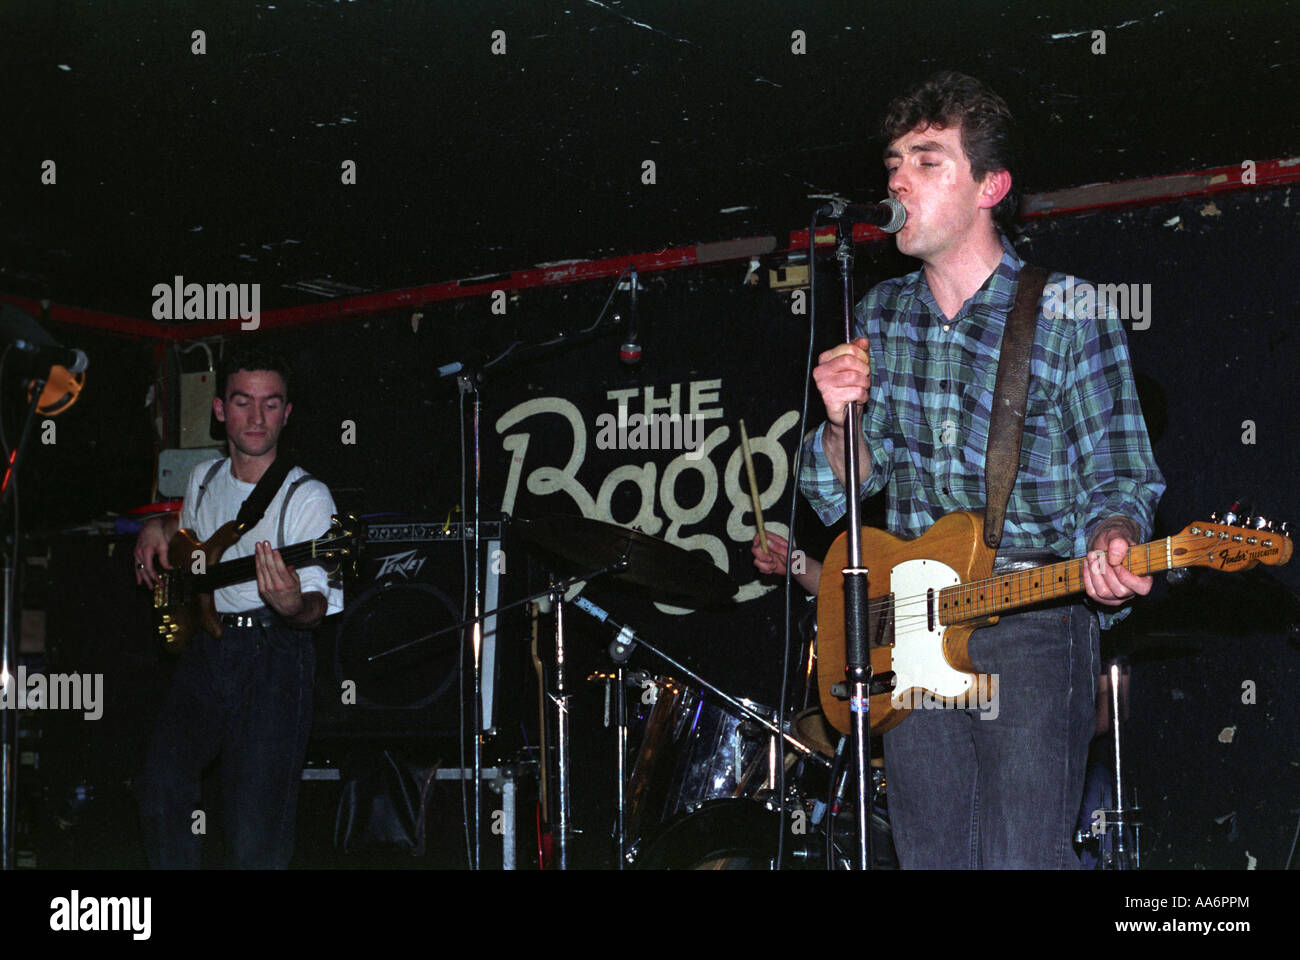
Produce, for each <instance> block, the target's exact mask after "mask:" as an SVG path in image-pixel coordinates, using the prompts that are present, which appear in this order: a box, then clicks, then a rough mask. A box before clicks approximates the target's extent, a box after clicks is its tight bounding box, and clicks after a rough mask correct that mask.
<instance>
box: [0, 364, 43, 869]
mask: <svg viewBox="0 0 1300 960" xmlns="http://www.w3.org/2000/svg"><path fill="white" fill-rule="evenodd" d="M44 370H45V372H44V373H43V374H40V375H38V376H37V377H35V378H34V379H33V381H32V386H31V389H32V399H31V402H30V403H29V404H28V405H27V413H26V417H25V419H24V421H23V432H22V434H21V436H20V438H19V440H18V445H17V446H16V447H14V450H13V454H12V456H11V457H10V459H9V464H8V469H7V470H6V471H5V475H4V480H3V482H2V483H0V514H2V513H3V512H4V509H5V508H6V507H8V506H9V499H10V497H12V496H13V492H14V486H15V483H16V480H17V476H18V468H19V467H20V466H21V465H22V460H23V452H24V451H25V450H26V448H27V440H28V438H29V437H30V436H31V433H32V424H33V423H34V422H35V420H36V406H37V404H38V403H39V402H40V399H41V391H43V390H44V389H45V383H46V381H47V380H48V379H49V374H50V371H49V367H48V366H46V367H44ZM10 539H12V541H13V542H12V544H11V543H8V542H4V543H2V544H0V546H3V548H4V561H3V566H4V585H3V586H4V596H3V598H0V604H2V605H3V608H4V627H3V631H2V633H0V684H3V685H4V688H5V690H6V691H12V692H13V696H14V697H17V696H18V694H19V693H20V691H19V690H18V678H17V676H16V674H15V669H16V668H17V665H18V649H17V646H18V645H17V638H16V636H15V634H14V595H15V593H16V592H17V591H16V589H15V584H16V582H17V579H18V571H17V570H16V569H14V565H13V551H15V550H17V548H18V526H17V524H14V525H13V526H12V527H11V529H10ZM0 740H2V741H3V747H2V748H0V869H4V870H12V869H13V868H14V834H15V829H16V820H17V813H18V710H17V709H16V708H15V709H10V710H0Z"/></svg>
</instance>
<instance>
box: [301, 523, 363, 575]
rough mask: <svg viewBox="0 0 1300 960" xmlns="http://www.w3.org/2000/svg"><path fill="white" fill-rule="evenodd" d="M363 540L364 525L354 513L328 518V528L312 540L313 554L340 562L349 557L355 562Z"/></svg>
mask: <svg viewBox="0 0 1300 960" xmlns="http://www.w3.org/2000/svg"><path fill="white" fill-rule="evenodd" d="M364 541H365V526H364V524H362V523H361V521H360V520H358V519H357V517H356V515H355V514H351V513H349V514H346V515H344V516H339V515H338V514H335V515H334V516H333V517H331V518H330V528H329V529H328V530H326V531H325V533H323V534H322V535H321V536H319V537H317V538H316V540H315V541H313V549H312V553H313V556H315V557H319V558H324V559H327V560H335V561H338V562H340V563H342V562H343V561H344V560H347V559H349V558H351V560H352V562H353V563H356V561H357V557H358V556H359V555H360V553H361V546H362V543H363V542H364Z"/></svg>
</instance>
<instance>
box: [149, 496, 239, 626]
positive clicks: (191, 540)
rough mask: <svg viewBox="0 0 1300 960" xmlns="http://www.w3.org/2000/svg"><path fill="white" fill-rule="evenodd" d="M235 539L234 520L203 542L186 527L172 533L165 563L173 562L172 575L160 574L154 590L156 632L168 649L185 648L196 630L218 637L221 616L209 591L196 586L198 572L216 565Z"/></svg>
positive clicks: (236, 535)
mask: <svg viewBox="0 0 1300 960" xmlns="http://www.w3.org/2000/svg"><path fill="white" fill-rule="evenodd" d="M238 539H239V532H238V529H237V527H236V524H235V521H234V520H231V521H230V522H229V523H227V524H225V525H223V526H221V527H219V528H218V529H217V532H216V533H214V534H213V535H212V536H211V537H209V538H208V539H207V540H206V541H202V542H201V541H200V540H199V539H198V537H196V536H195V534H194V531H193V530H188V529H187V530H177V531H176V533H175V534H174V535H173V536H172V539H171V543H169V544H168V545H167V562H168V563H170V564H171V565H172V571H173V574H172V575H164V576H163V577H161V578H160V580H159V584H158V586H157V587H156V588H155V589H154V608H155V611H156V614H157V618H158V632H159V633H160V634H161V635H162V637H163V639H164V640H165V641H166V644H167V647H168V649H171V650H175V651H176V652H179V651H180V650H182V649H184V647H185V645H186V644H187V643H189V641H190V638H191V637H193V636H194V634H195V633H196V632H197V631H198V630H205V631H207V632H208V633H209V634H210V635H212V636H213V637H220V636H221V618H220V617H219V616H217V608H216V605H215V604H214V602H213V599H212V593H211V592H209V591H206V590H200V589H199V584H200V581H199V579H198V575H199V574H202V573H204V572H206V571H207V570H208V568H210V567H215V566H216V565H217V563H218V561H220V560H221V555H222V554H223V553H225V552H226V551H227V550H229V549H230V548H231V547H232V546H233V545H234V544H235V541H237V540H238ZM200 558H201V559H200ZM164 573H165V572H164Z"/></svg>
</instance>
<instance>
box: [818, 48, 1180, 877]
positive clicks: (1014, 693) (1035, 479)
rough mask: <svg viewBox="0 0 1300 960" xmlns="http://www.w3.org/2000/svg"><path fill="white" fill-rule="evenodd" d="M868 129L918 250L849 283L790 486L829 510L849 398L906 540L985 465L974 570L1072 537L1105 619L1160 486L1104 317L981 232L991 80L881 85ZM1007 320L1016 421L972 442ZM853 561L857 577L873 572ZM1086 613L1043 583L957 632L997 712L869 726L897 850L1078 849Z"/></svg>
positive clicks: (986, 427) (1006, 194)
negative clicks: (1066, 298) (1027, 602)
mask: <svg viewBox="0 0 1300 960" xmlns="http://www.w3.org/2000/svg"><path fill="white" fill-rule="evenodd" d="M883 133H884V136H883V140H884V143H885V152H884V162H885V168H886V171H887V175H888V188H889V194H890V196H891V197H893V198H894V199H896V200H898V201H900V202H901V203H902V204H903V207H904V209H905V210H906V212H907V219H906V222H905V224H904V225H903V227H902V229H901V230H900V231H899V232H898V233H897V234H896V235H895V236H896V242H897V244H898V249H899V250H900V251H901V252H902V253H904V254H907V255H909V256H912V257H915V258H916V259H918V260H919V261H920V262H921V269H920V270H918V271H917V272H915V273H911V274H908V275H907V276H904V277H900V278H897V279H894V280H887V281H885V282H883V283H880V284H878V285H877V286H875V287H874V288H873V289H872V290H871V291H870V292H868V294H867V295H866V296H865V297H864V298H863V299H862V301H861V302H860V303H859V304H858V306H857V310H856V317H857V325H856V329H855V335H856V339H855V340H854V342H853V343H852V344H842V345H840V346H837V347H835V348H833V349H831V350H829V351H827V352H825V353H823V354H822V355H821V357H820V358H819V363H818V365H817V367H816V370H815V371H814V378H815V381H816V385H817V388H818V390H819V392H820V393H821V397H822V400H823V403H824V405H825V408H826V415H827V421H828V422H827V423H826V424H825V425H823V426H822V427H821V428H820V429H819V430H818V431H817V432H816V433H814V434H813V435H811V436H810V438H809V440H808V442H807V444H806V448H805V466H804V468H803V470H802V473H801V476H800V486H801V489H802V490H803V492H804V494H805V495H806V496H807V497H808V499H809V501H810V503H811V504H812V506H813V507H814V509H815V510H816V511H817V512H818V514H819V516H820V517H821V518H822V520H823V521H824V522H826V523H828V524H829V523H832V522H834V521H835V520H836V519H838V518H839V517H840V516H841V515H843V513H844V511H845V500H844V491H843V483H842V475H843V465H844V443H845V437H844V430H843V419H844V408H845V405H846V404H847V403H850V402H853V403H861V404H864V407H863V413H862V433H863V435H862V436H860V437H858V438H856V443H857V444H858V451H859V457H860V463H861V464H862V473H863V482H862V487H861V490H860V491H859V492H860V495H861V496H863V497H866V496H870V495H872V494H874V493H876V492H877V491H879V490H881V489H884V490H885V492H886V512H887V525H888V527H889V532H890V533H892V534H894V535H896V536H899V537H904V538H908V539H912V538H917V537H920V536H921V535H922V534H925V533H926V532H927V531H928V530H929V529H930V528H931V527H932V526H933V525H934V524H935V523H936V521H938V520H939V519H940V518H941V517H944V516H946V515H949V514H953V513H956V512H958V511H974V512H977V513H984V512H985V511H986V509H987V510H988V511H990V512H991V514H992V516H993V517H994V518H996V517H997V516H998V515H999V512H1000V511H1001V510H1002V509H1003V504H998V503H997V502H996V500H997V499H998V498H997V497H996V496H995V495H991V494H990V493H989V492H988V491H987V488H986V481H988V482H989V483H990V485H993V486H996V484H994V483H993V481H994V480H995V479H996V478H997V477H998V476H999V475H1001V476H1002V477H1003V478H1005V481H1004V486H1005V489H1007V490H1009V495H1008V496H1007V497H1005V499H1004V505H1005V519H1004V521H1003V522H1001V523H999V522H997V520H996V519H994V520H992V521H990V522H989V524H988V527H989V529H990V530H992V533H990V534H988V536H993V537H994V539H995V540H996V539H997V538H999V537H1000V543H999V544H998V552H997V555H996V561H995V567H994V569H995V570H997V571H1002V570H1009V569H1016V568H1017V566H1024V565H1038V564H1042V563H1045V562H1050V561H1052V560H1054V559H1056V558H1068V557H1074V556H1082V555H1084V554H1087V556H1088V561H1087V563H1086V564H1085V568H1084V574H1083V577H1084V590H1085V591H1086V593H1087V596H1088V597H1089V598H1091V600H1092V601H1094V602H1095V603H1096V604H1098V605H1100V606H1101V608H1102V614H1101V619H1102V620H1109V619H1110V618H1112V617H1114V616H1116V615H1117V612H1116V611H1115V610H1114V608H1115V607H1117V606H1118V605H1120V604H1123V603H1124V602H1125V601H1127V600H1128V599H1130V598H1131V597H1133V596H1136V595H1142V594H1146V593H1147V592H1148V591H1149V590H1150V589H1151V578H1150V577H1149V576H1137V575H1135V574H1133V573H1132V572H1130V571H1129V570H1128V569H1126V568H1125V567H1124V566H1123V563H1124V558H1125V555H1126V553H1127V551H1128V548H1129V546H1130V545H1133V544H1137V543H1141V542H1142V540H1143V539H1145V538H1146V537H1147V536H1148V535H1149V534H1150V531H1151V526H1152V521H1153V518H1154V513H1155V508H1156V503H1157V501H1158V500H1159V498H1160V495H1161V493H1163V491H1164V487H1165V484H1164V479H1163V477H1162V476H1161V474H1160V471H1159V469H1158V468H1157V467H1156V464H1155V461H1154V458H1153V456H1152V453H1151V447H1150V443H1149V441H1148V439H1147V434H1146V428H1145V425H1144V423H1143V420H1142V415H1141V410H1140V409H1139V406H1138V401H1137V393H1136V389H1135V387H1134V382H1133V376H1132V371H1131V369H1130V365H1129V359H1128V349H1127V343H1126V339H1125V335H1124V331H1123V328H1122V327H1121V325H1120V322H1119V320H1118V319H1117V318H1116V317H1115V316H1114V315H1113V313H1108V312H1106V311H1097V310H1089V309H1087V305H1086V304H1080V303H1078V302H1075V303H1065V304H1063V305H1061V306H1062V309H1056V310H1053V309H1052V308H1051V306H1050V304H1051V298H1050V297H1044V296H1042V295H1041V294H1039V293H1037V292H1036V290H1035V286H1037V289H1038V290H1041V289H1042V286H1041V285H1042V284H1043V283H1044V281H1045V282H1047V283H1062V282H1063V280H1064V277H1063V276H1062V275H1061V274H1051V275H1048V276H1046V277H1045V278H1044V276H1043V275H1042V274H1041V272H1040V273H1038V274H1037V285H1035V284H1033V283H1032V282H1031V281H1032V277H1033V275H1034V271H1032V270H1029V269H1027V268H1025V265H1024V263H1023V261H1022V260H1021V258H1020V257H1019V255H1018V254H1017V253H1016V251H1015V249H1014V248H1013V247H1012V246H1011V244H1010V243H1009V242H1008V241H1007V239H1006V238H1005V236H1003V234H1002V233H1001V231H1000V229H999V227H1000V225H1002V224H1005V223H1006V222H1007V221H1008V220H1009V218H1010V217H1011V216H1012V215H1014V212H1015V202H1016V201H1015V190H1014V181H1013V173H1012V171H1013V168H1014V167H1015V161H1014V158H1013V156H1012V147H1011V145H1012V142H1013V129H1012V118H1011V114H1010V111H1009V110H1008V108H1007V106H1006V103H1005V102H1004V101H1003V100H1002V98H1001V97H999V96H998V95H997V94H996V93H994V92H993V91H991V90H990V89H989V88H988V87H986V86H985V85H984V84H983V83H981V82H980V81H978V80H975V79H973V78H971V77H966V76H963V75H960V74H954V73H946V74H939V75H937V76H935V77H933V78H931V79H930V80H928V81H926V82H925V83H924V84H922V85H920V86H919V87H917V88H915V89H914V90H912V91H911V92H909V93H908V94H906V95H905V96H902V97H900V98H898V99H896V100H895V101H894V102H893V103H892V104H891V105H890V107H889V110H888V112H887V116H886V119H885V123H884V125H883ZM1022 291H1023V297H1022ZM1021 298H1022V299H1023V301H1024V303H1023V306H1021V307H1020V309H1019V311H1017V310H1016V304H1017V301H1018V299H1021ZM1017 316H1019V318H1020V319H1019V321H1016V317H1017ZM1011 330H1017V331H1021V332H1022V333H1028V337H1021V343H1022V344H1024V345H1025V349H1024V350H1023V351H1022V352H1021V354H1020V355H1021V356H1022V357H1024V358H1025V362H1024V366H1023V367H1022V369H1023V368H1024V367H1027V369H1028V387H1027V395H1026V394H1025V393H1024V392H1022V395H1021V396H1022V399H1021V404H1022V405H1023V410H1022V411H1021V416H1020V417H1019V418H1016V417H1013V418H1011V419H1013V420H1014V419H1019V421H1020V422H1019V423H1017V424H1014V426H1015V430H1016V432H1018V431H1019V427H1020V424H1023V437H1020V436H1016V437H1015V440H1016V441H1018V442H1017V443H1012V444H1010V445H1008V444H1006V443H1003V444H1002V445H1001V446H1000V447H999V446H991V444H990V434H994V435H995V437H996V436H997V435H1000V434H1002V433H1003V432H1004V431H1003V430H1002V428H1000V427H997V426H995V423H996V421H997V420H998V417H996V416H995V410H996V408H997V407H999V406H1006V407H1007V409H1009V410H1013V409H1015V407H1014V406H1013V405H1012V404H1010V403H1006V404H1003V403H1001V399H1002V398H1003V397H1007V396H1009V395H1010V393H1011V392H1014V391H1009V392H1008V393H1003V392H1002V391H1003V389H1004V388H1003V387H1002V385H1001V383H999V380H1000V379H1002V378H1001V377H1000V371H999V366H1000V362H999V361H1000V359H1001V356H1002V353H1003V352H1004V348H1006V349H1005V352H1006V353H1007V356H1008V366H1009V367H1013V366H1014V361H1013V360H1012V359H1011V358H1013V357H1014V356H1015V353H1014V351H1012V350H1011V349H1010V348H1007V347H1006V344H1004V341H1003V335H1004V332H1006V331H1011ZM1011 338H1012V334H1010V333H1008V342H1010V341H1011ZM1029 344H1032V348H1031V349H1030V348H1029ZM1006 379H1008V380H1009V379H1010V378H1006ZM1021 382H1022V383H1023V382H1024V380H1023V376H1022V379H1021ZM1022 391H1023V388H1022ZM995 397H996V398H998V399H995ZM1002 419H1004V420H1006V419H1007V417H1005V416H1004V417H1003V418H1002ZM1009 435H1014V434H1009ZM990 449H991V450H993V451H996V452H997V455H994V456H989V457H987V459H988V460H989V462H988V463H987V464H986V454H987V453H988V452H989V451H990ZM1008 449H1010V451H1011V452H1010V453H1009V454H1007V453H1006V451H1007V450H1008ZM986 468H987V469H986ZM986 473H988V474H989V475H988V476H987V477H986ZM1012 478H1014V481H1012ZM992 545H993V544H992V543H990V546H992ZM862 559H863V564H864V566H866V567H867V568H868V569H870V571H871V574H870V575H871V579H872V581H873V587H872V589H873V592H874V591H875V590H876V585H875V584H874V581H875V579H876V578H877V577H881V578H885V579H888V578H889V576H890V571H889V570H888V569H876V568H875V567H874V566H873V564H872V558H871V556H869V555H867V554H866V553H865V552H864V555H863V558H862ZM830 572H832V573H838V570H835V571H830ZM823 582H825V581H824V580H823ZM1118 615H1122V611H1120V612H1118ZM922 624H924V620H923V619H922ZM900 629H901V628H900ZM1098 629H1099V615H1098V610H1097V609H1096V608H1094V607H1092V606H1089V605H1085V604H1082V603H1077V602H1071V601H1067V600H1063V599H1060V600H1057V601H1056V602H1055V603H1051V604H1047V605H1044V606H1039V607H1033V608H1030V609H1029V610H1028V611H1026V612H1022V613H1016V614H1010V615H1004V616H1003V617H1002V618H1001V619H1000V621H999V622H998V623H997V624H996V625H995V626H986V627H983V628H981V629H977V630H975V631H974V633H973V634H972V636H971V639H970V645H969V652H970V659H971V661H973V664H974V666H975V667H976V668H978V670H979V671H980V672H982V673H988V674H992V675H994V676H995V677H996V679H997V691H998V696H999V697H1000V703H999V705H998V710H997V711H996V713H995V714H994V713H993V712H990V713H989V714H988V715H987V716H985V717H984V718H981V711H979V710H978V709H974V708H973V707H968V708H967V709H955V708H954V709H924V710H922V709H915V710H913V711H912V712H911V713H910V714H909V715H907V717H906V719H904V720H903V721H902V722H901V723H899V724H898V725H897V726H895V727H894V728H893V729H890V730H889V732H887V733H886V734H885V739H884V746H885V762H886V765H887V769H888V772H889V803H890V818H891V822H892V825H893V831H894V839H895V843H896V846H897V849H898V853H899V857H900V862H901V863H902V865H903V866H904V867H905V868H955V869H970V868H1045V869H1062V868H1077V867H1078V865H1079V864H1078V858H1077V856H1076V855H1075V853H1074V851H1073V849H1072V847H1071V831H1072V828H1073V825H1074V822H1075V817H1076V815H1077V812H1078V808H1079V802H1080V797H1081V794H1082V785H1083V774H1084V763H1085V760H1086V754H1087V746H1088V740H1089V738H1090V737H1091V736H1092V731H1093V726H1094V712H1093V696H1094V688H1095V681H1094V678H1095V677H1096V675H1097V666H1098ZM823 641H824V638H823ZM874 661H875V657H874V655H873V663H874ZM836 679H842V678H836Z"/></svg>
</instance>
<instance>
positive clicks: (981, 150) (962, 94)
mask: <svg viewBox="0 0 1300 960" xmlns="http://www.w3.org/2000/svg"><path fill="white" fill-rule="evenodd" d="M956 124H961V146H962V149H963V150H965V151H966V156H967V157H968V158H969V159H970V169H971V175H972V176H973V177H974V178H975V181H976V182H977V183H978V182H979V181H980V180H982V179H983V178H984V176H985V175H986V174H988V173H991V172H993V171H995V170H1007V171H1009V172H1010V173H1011V189H1010V190H1009V191H1007V195H1006V196H1005V197H1003V198H1002V199H1001V200H1000V201H999V202H998V205H997V206H996V207H994V208H993V219H994V220H996V221H997V223H998V226H999V227H1001V228H1002V230H1003V232H1009V231H1010V228H1011V222H1012V220H1013V219H1014V218H1015V215H1016V207H1017V206H1018V205H1019V203H1020V181H1019V178H1018V177H1017V175H1016V171H1017V170H1018V169H1019V166H1020V165H1019V150H1018V144H1017V142H1016V126H1015V120H1014V119H1013V118H1012V116H1011V108H1010V107H1008V106H1007V102H1006V101H1005V100H1003V99H1002V98H1001V97H1000V96H998V95H997V94H996V93H994V92H993V90H991V89H990V88H989V87H988V86H987V85H986V84H984V83H983V81H980V80H976V79H975V78H974V77H969V76H967V75H966V74H964V73H956V72H954V71H951V70H947V71H944V72H942V73H936V74H935V75H934V76H932V77H930V78H929V79H928V80H926V81H925V82H923V83H922V84H920V85H919V86H917V87H914V88H913V89H912V90H910V91H908V92H907V93H905V94H903V95H902V96H900V97H896V98H895V99H894V100H893V102H891V103H890V104H889V108H888V109H887V110H886V111H885V120H884V123H883V124H881V128H880V133H881V136H882V137H883V138H884V141H885V146H886V147H888V146H889V145H890V144H891V143H893V142H894V141H895V140H897V139H898V138H899V137H901V136H903V135H904V134H905V133H907V132H908V131H910V130H913V129H915V128H916V127H919V126H927V127H929V126H933V127H938V128H940V129H947V128H949V127H952V126H954V125H956Z"/></svg>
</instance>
